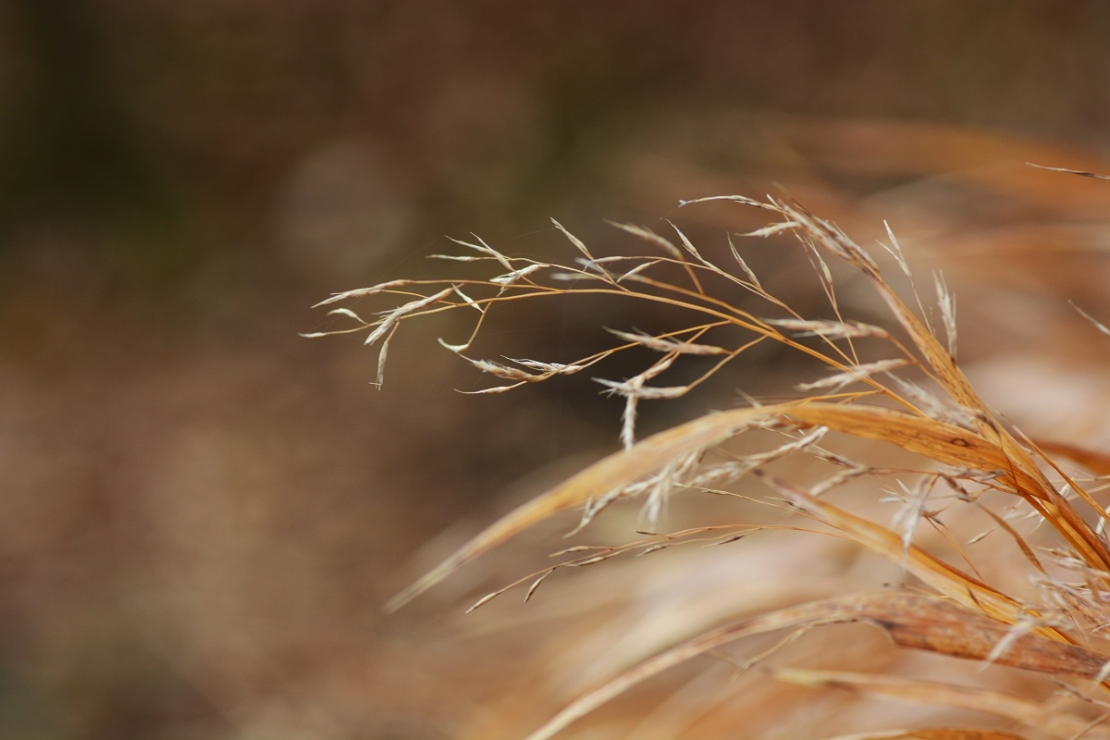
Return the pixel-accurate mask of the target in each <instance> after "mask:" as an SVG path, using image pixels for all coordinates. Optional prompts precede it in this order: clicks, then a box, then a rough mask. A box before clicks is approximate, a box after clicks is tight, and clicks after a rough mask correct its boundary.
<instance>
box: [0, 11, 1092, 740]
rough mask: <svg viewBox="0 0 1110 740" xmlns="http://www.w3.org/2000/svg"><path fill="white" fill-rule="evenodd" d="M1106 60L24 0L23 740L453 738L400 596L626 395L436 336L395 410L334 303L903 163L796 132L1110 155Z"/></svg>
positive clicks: (15, 227)
mask: <svg viewBox="0 0 1110 740" xmlns="http://www.w3.org/2000/svg"><path fill="white" fill-rule="evenodd" d="M1108 38H1110V5H1108V4H1107V3H1103V2H1093V1H1092V2H1067V3H1061V2H977V3H961V2H900V3H891V2H878V1H876V2H820V1H810V2H803V1H791V0H784V1H781V2H776V3H760V2H725V1H723V0H710V1H708V2H700V3H697V4H694V3H679V2H662V1H660V0H654V1H649V2H639V3H622V2H597V1H592V2H563V3H502V2H481V1H477V2H470V3H450V2H443V1H441V0H416V1H413V2H396V3H380V2H357V1H355V0H349V1H348V0H332V1H327V2H319V3H310V2H301V3H297V2H288V1H282V2H274V3H260V2H245V1H243V2H213V1H211V0H201V1H197V2H181V3H145V2H135V1H134V0H132V1H130V2H128V1H125V0H118V1H106V2H95V3H94V2H79V1H77V0H58V1H56V2H42V1H40V0H13V1H12V2H9V3H8V4H7V5H5V6H4V7H2V8H0V579H2V581H0V737H4V738H13V739H18V740H24V739H27V740H32V739H34V740H39V739H42V740H47V739H50V740H54V739H57V740H78V739H81V740H85V739H88V740H92V739H93V738H97V739H99V738H105V739H108V738H120V739H126V738H174V739H177V738H228V739H232V738H235V739H239V738H243V739H246V738H299V739H300V738H303V739H306V740H308V739H311V738H372V739H376V740H385V738H393V739H396V740H400V739H401V738H409V739H415V738H443V737H456V736H457V733H458V732H459V729H458V728H459V727H460V726H462V725H463V724H465V720H464V719H463V718H465V717H466V716H467V714H468V712H473V711H474V709H473V708H474V707H475V706H480V705H481V702H482V696H481V691H480V690H479V689H475V688H473V687H470V686H469V684H468V681H471V680H477V679H474V677H473V675H471V674H465V675H464V674H463V673H462V668H461V667H459V665H458V663H457V661H458V660H460V658H459V655H460V653H458V652H455V651H456V649H455V648H451V647H449V646H441V645H439V644H438V643H436V644H435V645H433V646H432V648H428V646H427V645H426V644H425V641H426V638H421V639H415V638H412V635H411V634H409V633H407V632H405V629H407V628H409V627H410V626H411V625H405V626H403V627H398V626H397V623H396V622H388V621H386V620H384V618H380V617H379V616H378V605H379V604H380V603H381V602H382V601H383V599H384V598H385V597H386V596H388V595H389V594H390V593H391V592H392V591H393V590H395V589H396V588H398V587H399V586H400V585H402V584H403V583H404V582H405V580H406V579H407V578H409V577H410V576H411V575H412V573H413V572H414V571H413V570H412V568H411V567H409V566H406V565H405V563H407V561H408V558H409V557H410V555H411V554H412V553H413V552H414V551H415V550H416V549H417V548H418V547H419V546H420V544H421V543H423V542H424V541H426V540H427V539H429V538H430V537H432V536H433V535H435V534H437V533H439V532H441V531H443V530H444V529H446V528H447V527H449V526H450V525H451V524H452V522H454V521H456V520H457V519H459V518H460V517H462V516H463V515H464V514H465V513H467V512H477V513H476V514H475V516H477V517H478V518H479V519H481V520H487V519H488V518H489V515H490V512H491V511H493V510H494V508H493V507H494V506H495V505H494V504H493V503H491V501H494V500H495V499H496V498H497V495H498V493H499V492H500V491H501V490H502V489H503V488H504V487H505V486H507V485H509V484H510V483H512V482H513V481H515V480H517V479H518V478H520V477H521V476H524V475H525V474H527V473H529V472H530V471H532V470H534V469H536V468H538V467H540V466H543V465H545V464H548V463H550V462H552V461H556V460H559V459H561V458H564V457H566V456H569V455H573V454H586V455H589V454H594V453H600V452H601V451H604V450H608V449H611V448H612V446H613V445H615V443H616V435H617V429H618V424H619V421H618V419H619V413H620V404H619V403H617V402H614V401H607V400H596V399H595V395H594V394H593V393H592V392H591V391H590V390H589V388H588V383H587V384H586V385H585V386H581V387H578V386H575V387H574V393H570V392H567V391H565V390H564V391H559V390H550V391H548V390H537V391H535V392H533V393H521V394H520V395H519V396H513V397H511V398H510V397H508V396H506V397H497V398H473V397H464V396H460V395H458V394H455V393H453V392H452V390H451V389H452V388H454V387H473V385H474V382H475V381H474V379H473V376H472V374H468V369H467V368H466V367H463V366H462V363H459V362H455V361H453V359H452V358H450V357H449V356H448V355H447V354H446V353H445V352H442V351H441V350H439V349H438V348H437V347H435V344H434V339H435V337H437V336H440V335H442V334H443V333H444V332H456V333H457V332H461V331H465V326H466V325H465V324H462V323H450V322H449V321H447V322H445V323H443V324H440V325H438V326H430V327H428V328H427V332H428V333H427V334H426V335H425V336H419V335H416V336H414V337H413V339H412V340H411V341H409V340H405V339H401V340H399V341H398V342H397V345H396V347H395V348H394V349H393V350H392V351H391V354H392V357H393V359H392V360H391V362H392V363H393V364H392V366H391V368H390V371H388V372H387V384H386V390H385V391H383V393H381V394H377V393H374V392H373V391H372V389H371V388H370V387H369V386H368V385H367V383H368V382H369V381H370V380H372V379H373V373H374V370H373V360H374V353H373V352H368V351H366V350H363V349H362V348H361V347H360V346H359V345H358V342H357V341H346V340H343V339H332V340H327V341H315V342H310V341H306V340H303V339H300V338H298V337H297V333H298V332H302V331H312V330H316V329H318V328H320V327H321V326H323V325H326V324H325V319H324V318H323V317H321V316H320V315H319V312H312V311H310V310H309V309H308V306H309V305H310V304H311V303H313V302H315V301H316V300H319V299H321V298H323V297H326V295H327V294H328V293H329V292H332V291H337V290H342V289H347V288H352V287H356V286H359V285H363V284H367V283H371V282H378V281H381V280H386V279H390V278H393V277H399V276H420V275H424V274H430V273H431V272H433V271H435V270H442V269H443V268H442V267H438V266H436V265H435V264H431V265H429V264H428V263H426V262H425V261H424V260H423V259H421V258H422V257H423V256H424V255H426V254H429V253H434V252H443V251H448V248H449V245H448V244H447V243H446V242H445V240H444V239H443V235H444V234H450V235H452V236H459V237H465V236H466V235H467V234H469V233H470V232H476V233H478V234H480V235H481V236H482V237H483V238H486V239H487V240H489V241H490V242H491V243H496V244H498V245H499V246H500V247H501V248H502V249H505V250H506V251H510V252H514V253H515V252H524V251H537V252H542V251H543V250H546V249H555V248H557V246H556V245H557V244H558V243H559V240H557V239H555V238H554V237H553V235H552V232H551V230H550V228H549V226H548V221H547V219H548V217H550V216H554V217H556V218H558V219H559V220H560V221H561V222H562V223H564V224H566V225H567V226H568V228H571V230H572V231H575V232H576V233H578V234H579V235H580V236H582V237H583V238H593V239H599V238H602V237H601V235H608V234H609V231H607V230H606V227H605V226H604V224H602V222H601V219H602V218H603V217H604V218H611V219H614V220H631V221H635V222H641V223H656V222H657V221H658V219H659V218H660V217H662V216H665V215H672V214H673V212H674V211H675V210H676V206H677V202H678V199H679V198H694V197H699V196H707V195H715V194H721V192H722V189H724V190H734V191H735V192H740V191H744V192H745V193H746V194H755V195H759V194H761V193H762V192H766V190H757V191H756V192H754V193H750V192H748V190H747V189H748V188H751V187H762V188H769V187H771V184H772V183H773V182H775V181H778V182H782V183H784V184H785V185H787V186H788V187H789V186H790V185H791V184H792V183H793V182H794V181H799V182H801V181H805V182H811V181H812V180H813V179H814V178H817V179H820V181H821V182H822V183H823V185H824V187H826V188H827V189H828V191H829V192H841V191H842V192H844V193H845V194H846V196H845V197H855V196H859V195H867V194H869V193H871V192H873V191H875V190H879V189H881V188H882V187H887V186H889V185H891V184H892V183H898V182H900V181H901V180H904V179H909V177H910V176H909V175H907V174H906V173H903V172H898V171H894V172H884V171H883V163H882V161H878V162H877V163H876V164H875V166H874V167H873V168H872V170H873V171H872V174H870V175H862V174H859V173H855V174H852V173H848V174H845V173H836V172H832V171H822V170H821V168H820V166H818V165H816V164H814V163H813V162H812V161H811V160H810V159H809V158H808V157H807V155H806V152H805V151H804V150H803V149H801V148H798V147H792V146H791V145H789V143H788V142H785V143H784V142H783V141H779V140H776V139H775V138H774V137H773V136H772V135H769V134H768V132H769V131H770V132H771V134H773V133H774V130H775V128H776V125H777V124H776V121H779V120H780V119H781V120H790V121H796V120H817V121H821V120H841V119H864V120H878V121H906V122H912V121H925V122H932V123H940V124H948V125H952V126H967V127H975V128H978V129H985V130H996V131H999V132H1001V134H1002V135H1013V136H1018V137H1025V138H1028V139H1031V140H1048V141H1053V142H1060V143H1062V144H1067V145H1068V146H1072V147H1075V148H1077V149H1081V150H1086V151H1093V152H1096V153H1098V154H1103V155H1105V152H1106V149H1105V142H1106V132H1107V130H1108V129H1110V48H1108V47H1107V44H1106V40H1107V39H1108ZM876 157H877V158H879V159H880V160H881V154H877V155H876ZM1064 164H1066V163H1064ZM875 173H878V174H875ZM829 215H832V216H836V215H837V214H829ZM692 228H693V230H694V231H692V232H691V233H713V234H718V233H720V232H721V231H723V229H721V228H717V224H715V223H710V222H704V223H695V224H694V225H693V226H692ZM699 229H700V232H699ZM770 268H771V269H772V270H773V269H774V265H773V264H771V265H770ZM560 310H562V309H560ZM617 318H619V319H620V320H621V321H623V320H624V317H617ZM587 319H589V320H590V321H594V317H593V316H587V315H585V314H575V313H573V312H572V311H571V310H570V309H567V310H565V311H563V312H562V313H560V312H559V311H558V310H555V311H552V313H550V314H546V315H542V316H527V317H524V318H521V319H519V320H518V323H513V322H512V321H510V322H509V323H508V324H507V325H506V326H505V327H504V328H503V329H502V330H501V331H503V334H502V335H501V336H502V337H504V338H505V339H506V341H507V342H510V343H511V342H518V343H520V344H522V345H523V346H524V347H526V348H528V349H530V350H536V348H537V347H540V348H541V349H539V350H537V354H538V353H542V351H543V350H542V348H543V347H544V346H545V345H544V344H543V343H542V342H541V343H539V344H536V342H538V341H539V340H534V339H528V338H527V337H528V336H530V335H528V333H527V332H528V329H529V326H535V325H540V326H545V327H548V328H551V327H554V328H555V329H556V331H557V332H558V336H559V337H561V338H560V339H559V340H558V341H559V342H561V343H562V344H560V345H559V347H567V348H570V349H573V348H574V347H576V346H579V342H580V341H585V340H580V339H579V338H578V337H577V335H576V332H577V331H578V327H579V325H580V324H585V323H587ZM628 320H629V321H632V319H628ZM529 322H532V323H531V324H530V323H529ZM594 323H596V322H594ZM613 323H618V321H617V319H614V322H613ZM530 342H531V344H530ZM492 351H496V352H500V351H504V350H501V349H495V350H492ZM772 359H773V358H772ZM572 398H573V399H574V401H573V402H572V401H571V400H570V399H572ZM476 430H477V431H476ZM467 585H473V584H467ZM437 608H439V609H442V610H447V609H449V608H450V607H446V606H443V604H438V605H435V604H433V606H432V608H429V609H427V611H428V612H433V613H434V612H435V610H436V609H437ZM418 613H419V612H418ZM426 616H427V615H426V614H425V617H426ZM491 665H492V664H491ZM475 670H476V671H477V673H478V674H481V670H478V669H475ZM490 670H491V671H492V668H491V669H490ZM460 675H461V676H462V678H460Z"/></svg>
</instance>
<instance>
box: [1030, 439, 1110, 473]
mask: <svg viewBox="0 0 1110 740" xmlns="http://www.w3.org/2000/svg"><path fill="white" fill-rule="evenodd" d="M1035 444H1036V445H1037V448H1038V449H1040V450H1041V451H1042V452H1045V453H1047V454H1050V455H1058V456H1059V457H1064V458H1067V459H1068V460H1071V461H1072V462H1074V463H1079V464H1080V465H1082V466H1083V467H1085V468H1087V470H1090V471H1091V472H1092V473H1094V474H1095V475H1110V454H1107V453H1105V452H1100V451H1099V450H1092V449H1090V448H1089V447H1080V446H1079V445H1073V444H1067V443H1066V442H1048V441H1045V440H1042V439H1038V440H1035Z"/></svg>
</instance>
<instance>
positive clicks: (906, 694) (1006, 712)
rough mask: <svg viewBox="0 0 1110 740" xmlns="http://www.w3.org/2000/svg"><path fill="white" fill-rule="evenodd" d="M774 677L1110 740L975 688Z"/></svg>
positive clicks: (781, 672)
mask: <svg viewBox="0 0 1110 740" xmlns="http://www.w3.org/2000/svg"><path fill="white" fill-rule="evenodd" d="M773 675H774V676H775V678H778V679H779V680H782V681H786V682H789V683H793V684H798V685H802V686H812V687H820V688H830V687H836V688H842V689H848V690H852V691H860V692H864V693H867V694H873V695H877V696H883V697H889V698H892V699H899V700H902V701H908V702H914V703H917V704H929V705H933V706H949V707H956V708H959V709H971V710H975V711H981V712H989V713H991V714H995V715H998V716H1000V717H1005V718H1007V719H1010V720H1013V721H1016V722H1020V723H1021V724H1023V725H1025V726H1027V727H1032V728H1036V729H1037V730H1040V731H1042V732H1045V733H1049V734H1051V735H1053V736H1055V737H1059V738H1074V737H1079V736H1080V735H1081V734H1082V736H1083V737H1086V738H1098V737H1101V738H1105V737H1110V733H1108V732H1107V730H1106V728H1100V727H1091V726H1090V723H1089V722H1088V721H1087V720H1084V719H1081V718H1080V717H1077V716H1074V715H1069V714H1066V713H1064V712H1059V711H1055V710H1054V709H1053V708H1051V707H1049V706H1046V704H1045V703H1043V702H1037V701H1029V700H1026V699H1021V698H1019V697H1016V696H1012V695H1010V694H1003V693H1000V692H997V691H990V690H986V689H980V688H975V687H971V686H953V685H949V684H942V683H935V682H931V681H917V680H914V679H908V678H902V677H900V676H878V675H870V674H864V673H849V672H842V671H820V670H810V669H796V668H782V669H777V670H775V671H773ZM909 737H915V735H909ZM940 737H944V736H943V735H941V736H940ZM957 737H959V736H958V735H957Z"/></svg>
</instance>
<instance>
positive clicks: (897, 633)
mask: <svg viewBox="0 0 1110 740" xmlns="http://www.w3.org/2000/svg"><path fill="white" fill-rule="evenodd" d="M846 622H865V623H868V624H873V625H876V626H878V627H881V628H882V629H884V630H885V631H886V632H887V634H889V635H890V637H891V638H892V639H893V640H894V642H895V643H896V644H898V645H901V646H904V647H911V648H918V649H924V650H929V651H932V652H937V653H942V654H945V655H951V656H954V657H958V658H967V659H977V660H982V659H985V658H986V657H987V656H988V655H989V654H990V652H991V651H992V649H993V648H994V646H995V645H996V644H997V643H998V641H999V640H1002V639H1004V638H1005V637H1006V636H1007V634H1008V627H1007V625H1005V624H1001V623H999V622H996V621H995V620H993V619H990V618H988V617H986V616H983V615H982V614H980V613H977V612H974V611H971V610H969V609H964V608H963V607H960V606H958V605H956V604H954V603H952V602H951V601H947V600H944V599H940V598H937V597H932V596H926V595H924V594H915V593H910V592H904V591H903V592H897V591H894V592H880V593H874V594H865V595H855V596H847V597H839V598H834V599H827V600H822V601H815V602H810V603H807V604H801V605H799V606H794V607H788V608H786V609H780V610H778V611H774V612H770V613H767V614H761V615H759V616H756V617H752V618H750V619H745V620H742V621H740V622H735V623H733V624H729V625H726V626H724V627H719V628H717V629H714V630H710V631H709V632H706V633H704V634H702V635H699V636H697V637H695V638H693V639H691V640H688V641H686V642H684V643H681V644H679V645H677V646H675V647H673V648H671V649H669V650H666V651H664V652H662V653H659V654H658V655H655V656H653V657H651V658H649V659H648V660H646V661H644V662H642V663H640V664H639V665H636V666H634V667H632V668H631V669H629V670H627V671H625V672H623V673H621V674H620V675H618V676H616V677H615V678H613V679H611V680H610V681H607V682H606V683H604V684H603V685H601V686H599V687H598V688H596V689H594V690H593V691H590V692H589V693H587V694H585V695H583V696H582V697H580V698H579V699H577V700H576V701H574V702H573V703H572V704H571V705H570V706H568V707H567V708H566V709H564V710H563V711H561V712H559V714H557V715H555V717H553V718H552V719H551V720H550V721H548V723H547V724H545V725H544V726H543V727H541V728H540V729H538V730H536V732H534V733H532V734H531V735H529V736H528V737H527V738H526V740H548V739H549V738H551V737H553V736H554V735H555V734H556V733H558V732H559V731H561V730H562V729H564V728H566V727H567V726H569V725H570V724H571V723H572V722H574V721H575V720H577V719H580V718H581V717H584V716H585V715H586V714H589V713H590V712H591V711H593V710H594V709H596V708H598V707H599V706H601V705H602V704H604V703H606V702H607V701H609V700H610V699H612V698H614V697H616V696H617V695H619V694H621V693H623V692H624V691H627V690H628V689H629V688H631V687H633V686H635V685H636V684H638V683H640V682H642V681H644V680H646V679H648V678H650V677H652V676H655V675H657V674H659V673H661V672H663V671H665V670H667V669H668V668H671V667H673V666H676V665H678V664H680V663H683V662H685V661H687V660H689V659H691V658H693V657H696V656H698V655H703V654H705V653H707V652H709V651H712V650H715V649H717V648H719V647H721V646H722V645H725V644H727V643H730V642H734V641H736V640H739V639H741V638H744V637H750V636H753V635H758V634H763V633H767V632H774V631H778V630H783V629H791V628H793V629H799V628H806V629H808V628H812V627H817V626H820V625H826V624H837V623H846ZM1105 660H1106V659H1105V658H1104V657H1103V656H1100V655H1097V654H1095V653H1093V652H1091V651H1089V650H1085V649H1083V648H1080V647H1076V646H1074V645H1066V644H1063V643H1059V642H1055V641H1053V640H1048V639H1046V638H1043V637H1040V636H1038V635H1035V634H1025V635H1022V636H1020V637H1018V638H1017V639H1016V640H1015V641H1014V643H1013V645H1012V646H1011V649H1010V650H1008V651H1007V652H1006V653H1004V654H1003V655H1001V656H999V657H998V658H997V659H996V660H995V662H996V663H999V664H1002V665H1009V666H1014V667H1018V668H1024V669H1027V670H1032V671H1038V672H1042V673H1048V674H1050V675H1054V676H1055V675H1061V674H1065V675H1077V676H1083V677H1086V678H1095V677H1098V676H1099V675H1100V671H1101V670H1102V667H1103V664H1104V662H1105Z"/></svg>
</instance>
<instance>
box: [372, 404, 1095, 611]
mask: <svg viewBox="0 0 1110 740" xmlns="http://www.w3.org/2000/svg"><path fill="white" fill-rule="evenodd" d="M768 423H771V424H780V425H783V426H797V427H803V428H804V427H815V426H826V427H829V428H830V429H834V430H836V431H839V432H843V433H846V434H850V435H852V436H856V437H860V438H864V439H876V440H883V441H886V442H890V443H892V444H895V445H897V446H899V447H901V448H903V449H905V450H908V451H910V452H915V453H919V454H922V455H925V456H927V457H930V458H932V459H933V460H936V461H937V462H940V463H944V464H947V465H952V466H955V467H959V468H966V469H972V470H978V471H983V472H988V473H989V472H997V473H998V476H999V479H1000V480H1001V481H1003V482H1004V483H1005V484H1007V485H1011V486H1013V487H1014V488H1015V489H1016V490H1019V491H1022V492H1029V496H1032V497H1037V496H1047V495H1048V494H1046V493H1045V489H1044V486H1042V485H1041V484H1040V482H1039V481H1038V480H1037V479H1036V478H1034V477H1033V476H1031V475H1029V474H1028V473H1026V472H1025V471H1024V470H1023V469H1021V468H1014V467H1012V466H1011V464H1010V460H1009V459H1008V458H1007V456H1006V455H1004V454H1003V453H1002V451H1000V450H999V448H998V447H997V446H995V445H993V444H991V442H990V441H988V440H986V439H983V438H982V437H979V436H978V435H976V434H974V433H973V432H970V431H968V430H966V429H962V428H960V427H957V426H955V425H952V424H946V423H944V422H940V421H937V420H935V419H930V418H927V417H920V416H914V415H911V414H908V413H905V412H901V411H895V410H892V409H886V408H879V407H875V406H854V405H847V404H835V403H823V402H819V401H812V402H806V401H801V402H798V403H787V404H778V405H774V406H761V407H757V408H743V409H734V410H732V411H726V412H721V413H718V414H711V415H708V416H704V417H702V418H700V419H696V420H694V421H691V422H688V423H686V424H683V425H681V426H678V427H675V428H673V429H669V430H667V431H664V432H661V433H659V434H656V435H654V436H652V437H649V438H647V439H645V440H642V441H641V442H639V443H637V444H636V445H634V446H633V447H630V448H629V449H627V450H625V451H623V452H618V453H615V454H613V455H610V456H609V457H606V458H604V459H602V460H601V461H599V462H597V463H595V464H594V465H592V466H590V467H588V468H586V469H585V470H583V471H582V472H580V473H578V474H577V475H575V476H573V477H572V478H570V479H569V480H567V481H566V482H564V483H562V484H561V485H559V486H557V487H556V488H554V489H552V490H551V491H548V492H547V493H545V494H543V495H541V496H539V497H537V498H535V499H533V500H532V501H529V502H528V503H526V504H524V505H522V506H520V507H519V508H517V509H515V510H514V511H512V512H510V513H509V514H507V515H505V516H504V517H502V518H501V519H499V520H498V521H496V522H494V523H493V524H492V525H490V526H489V527H488V528H486V529H485V530H483V531H482V532H481V533H479V534H478V535H477V536H476V537H475V538H474V539H472V540H471V541H470V542H468V543H466V544H465V545H463V547H461V548H460V549H459V550H458V551H456V552H455V553H454V554H453V555H451V556H450V557H449V558H448V559H447V560H445V561H444V562H443V563H441V564H440V565H439V566H437V567H436V568H435V569H433V570H432V571H430V572H429V573H427V574H426V575H425V576H423V577H422V578H421V579H420V580H418V581H416V582H415V583H414V584H413V585H411V586H410V587H408V588H407V589H405V590H404V591H402V592H400V593H399V594H397V596H395V597H394V598H393V599H391V600H390V601H389V602H387V604H386V606H385V608H386V610H387V611H395V610H397V609H399V608H400V607H402V606H404V605H405V604H406V603H408V602H409V601H411V600H412V599H413V598H415V597H416V596H418V595H419V594H421V593H422V592H424V591H426V590H427V589H428V588H431V587H432V586H433V585H435V584H436V583H438V582H439V581H441V580H443V579H444V578H446V577H447V576H448V575H450V574H451V573H453V572H454V571H456V570H457V569H458V568H460V567H462V566H463V565H465V564H466V563H469V562H471V561H472V560H474V559H475V558H477V557H479V556H480V555H482V554H483V553H485V552H488V551H489V550H491V549H492V548H494V547H496V546H497V545H499V544H501V543H502V542H505V541H506V540H508V539H510V538H512V537H514V536H516V535H518V534H520V533H521V532H524V531H525V530H527V529H529V528H531V527H532V526H533V525H535V524H536V523H538V522H540V521H543V520H544V519H547V518H548V517H550V516H552V515H554V514H557V513H559V512H561V511H565V510H567V509H570V508H573V507H576V506H581V505H584V504H586V503H587V502H588V501H590V500H591V499H593V498H597V497H601V496H604V495H606V494H607V493H609V492H611V491H615V490H618V489H620V488H622V487H624V486H626V485H628V484H630V483H633V482H636V481H637V480H640V479H642V478H643V477H645V476H647V475H649V474H651V473H653V472H655V471H657V470H659V469H661V468H662V467H663V466H664V465H666V464H667V463H668V462H671V461H673V460H676V459H678V458H680V457H682V456H684V455H689V454H691V453H693V452H695V451H696V450H699V449H705V448H708V447H712V446H714V445H716V444H719V443H721V442H723V441H725V440H727V439H729V438H730V437H733V436H735V435H737V434H739V433H741V432H743V431H744V430H746V429H750V428H753V427H754V426H758V425H763V424H768ZM1046 505H1048V504H1047V503H1046ZM1054 524H1055V522H1054ZM1092 536H1093V533H1092ZM999 616H1001V614H999Z"/></svg>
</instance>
